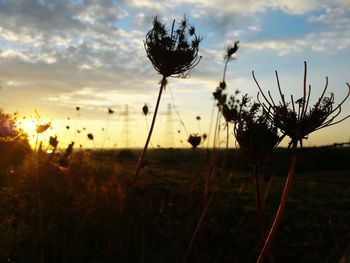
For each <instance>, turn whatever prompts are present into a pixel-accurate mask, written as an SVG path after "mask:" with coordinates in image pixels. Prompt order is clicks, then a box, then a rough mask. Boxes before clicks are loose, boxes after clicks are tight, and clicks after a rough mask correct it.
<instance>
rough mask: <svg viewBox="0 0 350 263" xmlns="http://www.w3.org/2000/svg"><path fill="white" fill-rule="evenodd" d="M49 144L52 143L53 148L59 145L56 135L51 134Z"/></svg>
mask: <svg viewBox="0 0 350 263" xmlns="http://www.w3.org/2000/svg"><path fill="white" fill-rule="evenodd" d="M49 144H50V145H51V146H52V147H53V148H56V147H57V145H58V140H57V136H55V137H53V136H50V138H49Z"/></svg>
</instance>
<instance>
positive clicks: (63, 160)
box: [59, 142, 74, 168]
mask: <svg viewBox="0 0 350 263" xmlns="http://www.w3.org/2000/svg"><path fill="white" fill-rule="evenodd" d="M73 146H74V142H71V143H70V144H69V145H68V147H67V149H66V151H65V153H64V154H63V156H62V157H61V158H60V160H59V165H60V166H61V167H64V168H67V167H68V165H69V157H70V156H71V154H72V152H73Z"/></svg>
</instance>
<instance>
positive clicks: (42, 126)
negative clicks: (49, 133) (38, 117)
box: [35, 122, 51, 133]
mask: <svg viewBox="0 0 350 263" xmlns="http://www.w3.org/2000/svg"><path fill="white" fill-rule="evenodd" d="M50 126H51V123H50V122H48V123H46V124H37V125H36V126H35V131H36V132H37V133H43V132H44V131H46V130H47V129H48V128H50Z"/></svg>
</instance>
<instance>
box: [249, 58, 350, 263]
mask: <svg viewBox="0 0 350 263" xmlns="http://www.w3.org/2000/svg"><path fill="white" fill-rule="evenodd" d="M275 74H276V80H277V86H278V91H279V94H280V97H281V101H280V102H278V103H275V101H274V100H273V98H272V96H271V93H270V91H268V97H267V96H266V95H265V93H264V92H263V90H262V89H261V87H260V85H259V83H258V81H257V80H256V78H255V75H254V71H253V78H254V81H255V83H256V85H257V86H258V89H259V91H260V93H261V95H262V96H263V99H264V101H263V102H262V101H260V100H259V94H258V100H259V102H260V104H261V105H262V107H263V109H264V111H265V113H266V116H267V118H268V119H269V120H270V121H271V123H273V124H274V125H275V126H276V127H277V128H278V129H280V131H281V132H282V134H283V136H288V137H289V138H290V139H291V141H290V143H289V146H290V147H291V148H292V152H293V155H292V160H291V164H290V167H289V171H288V176H287V180H286V183H285V186H284V190H283V194H282V197H281V200H280V204H279V207H278V211H277V213H276V216H275V219H274V222H273V224H272V226H271V229H270V231H269V234H268V237H267V238H266V241H265V243H264V246H263V249H262V251H261V253H260V255H259V258H258V261H257V262H259V263H261V262H263V261H264V258H265V255H266V252H267V250H268V249H269V247H270V243H271V241H272V239H273V236H274V234H275V232H276V230H277V227H278V224H279V222H280V219H281V216H282V213H283V210H284V207H285V204H286V201H287V197H288V194H289V190H290V187H291V183H292V180H293V177H294V174H295V166H296V156H297V151H296V150H297V146H298V143H300V146H302V140H303V139H306V138H307V136H308V135H309V134H310V133H312V132H314V131H317V130H320V129H323V128H326V127H329V126H332V125H335V124H337V123H339V122H341V121H344V120H345V119H347V118H348V117H350V115H347V116H346V117H344V118H341V119H340V120H336V118H337V117H338V116H339V115H340V113H341V110H342V108H341V107H342V105H343V104H344V102H345V101H346V100H347V98H348V97H349V95H350V85H349V83H346V84H347V86H348V93H347V95H346V96H345V98H344V99H343V100H342V101H341V102H340V103H339V104H338V105H336V106H334V104H335V101H334V94H333V93H331V95H330V96H325V93H326V90H327V88H328V77H326V84H325V87H324V89H323V92H322V94H321V96H320V97H319V98H318V100H317V102H316V103H315V104H314V105H313V106H312V107H310V106H309V100H310V96H311V85H309V86H308V87H307V84H306V81H307V64H306V62H304V83H303V97H302V98H301V99H298V100H296V101H294V98H293V96H292V95H291V102H290V103H287V102H286V100H285V95H284V94H283V93H282V90H281V87H280V82H279V78H278V74H277V71H275Z"/></svg>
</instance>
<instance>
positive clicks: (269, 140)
mask: <svg viewBox="0 0 350 263" xmlns="http://www.w3.org/2000/svg"><path fill="white" fill-rule="evenodd" d="M249 101H250V98H249V97H248V96H247V95H245V96H243V99H242V103H241V106H240V109H239V112H238V114H237V117H236V119H235V126H234V134H235V137H236V140H237V142H238V144H239V146H240V148H241V149H242V151H243V152H244V153H245V154H246V156H247V157H248V158H249V159H250V161H251V162H252V163H253V164H256V165H259V164H264V163H266V162H268V161H270V159H271V155H272V151H273V150H274V149H275V148H276V147H277V145H278V144H279V142H280V141H281V137H280V136H279V135H278V131H277V127H276V126H275V125H274V123H273V122H271V120H269V118H268V116H267V114H266V112H265V111H263V110H261V107H260V104H258V103H252V104H249V105H248V103H249Z"/></svg>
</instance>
